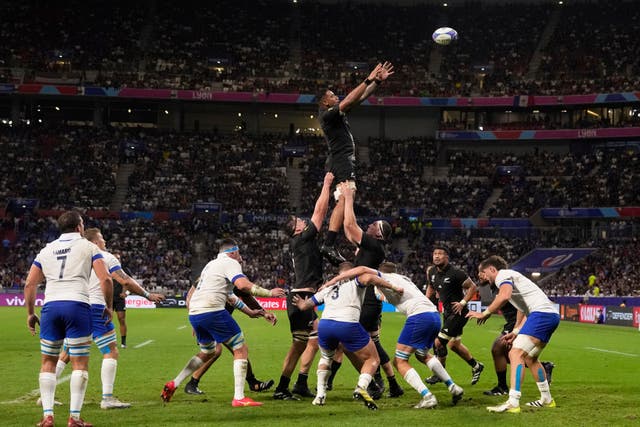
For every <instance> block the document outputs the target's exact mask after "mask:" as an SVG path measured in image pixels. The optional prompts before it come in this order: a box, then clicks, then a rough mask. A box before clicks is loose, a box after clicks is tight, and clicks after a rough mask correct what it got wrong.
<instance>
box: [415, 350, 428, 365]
mask: <svg viewBox="0 0 640 427" xmlns="http://www.w3.org/2000/svg"><path fill="white" fill-rule="evenodd" d="M415 355H416V359H417V360H418V362H420V363H425V362H426V360H427V352H426V349H424V350H423V349H418V350H416V352H415Z"/></svg>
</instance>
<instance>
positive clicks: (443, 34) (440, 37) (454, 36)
mask: <svg viewBox="0 0 640 427" xmlns="http://www.w3.org/2000/svg"><path fill="white" fill-rule="evenodd" d="M431 38H432V39H433V41H434V42H436V43H438V44H439V45H443V46H446V45H448V44H449V43H451V42H452V41H454V40H458V32H457V31H456V30H454V29H453V28H449V27H441V28H438V29H437V30H435V31H434V32H433V35H432V36H431Z"/></svg>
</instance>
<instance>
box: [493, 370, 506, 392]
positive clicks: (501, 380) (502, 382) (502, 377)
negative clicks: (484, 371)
mask: <svg viewBox="0 0 640 427" xmlns="http://www.w3.org/2000/svg"><path fill="white" fill-rule="evenodd" d="M496 376H497V377H498V387H500V388H509V386H508V385H507V371H502V372H497V371H496Z"/></svg>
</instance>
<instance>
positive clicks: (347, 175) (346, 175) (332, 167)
mask: <svg viewBox="0 0 640 427" xmlns="http://www.w3.org/2000/svg"><path fill="white" fill-rule="evenodd" d="M326 168H327V171H328V172H331V173H332V174H333V176H334V178H333V182H334V184H340V183H341V182H344V181H355V180H356V165H355V159H354V160H351V159H349V158H347V157H344V158H341V159H332V158H331V157H329V158H328V159H327V164H326Z"/></svg>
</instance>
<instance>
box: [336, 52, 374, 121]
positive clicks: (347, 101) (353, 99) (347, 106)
mask: <svg viewBox="0 0 640 427" xmlns="http://www.w3.org/2000/svg"><path fill="white" fill-rule="evenodd" d="M381 68H382V64H380V63H378V64H377V65H376V66H375V68H374V69H373V70H372V71H371V72H370V73H369V76H368V77H367V78H366V80H365V81H363V82H362V83H360V84H359V85H358V86H356V87H355V89H353V90H352V91H351V92H349V94H348V95H347V96H345V98H344V99H343V100H342V102H340V104H338V107H339V108H340V111H341V112H347V111H349V110H351V109H352V108H353V107H355V106H356V105H358V104H360V103H361V102H362V101H364V99H366V98H364V99H362V96H363V95H364V94H365V92H366V90H367V88H368V87H369V86H372V85H375V84H376V83H375V82H374V80H375V79H376V76H377V75H378V71H380V69H381ZM374 88H375V86H374Z"/></svg>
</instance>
